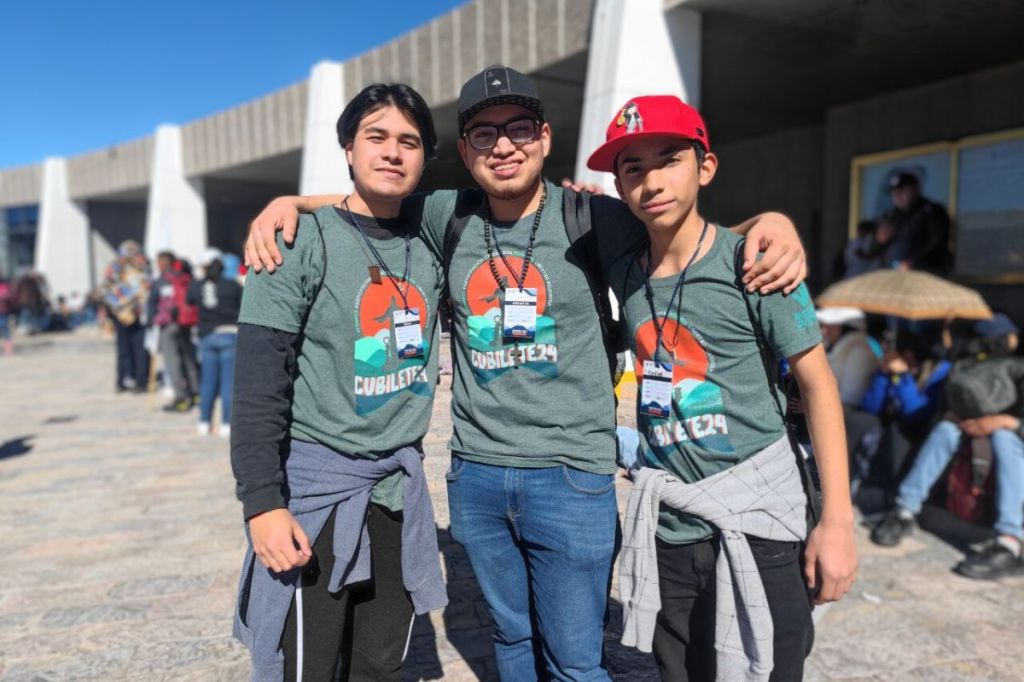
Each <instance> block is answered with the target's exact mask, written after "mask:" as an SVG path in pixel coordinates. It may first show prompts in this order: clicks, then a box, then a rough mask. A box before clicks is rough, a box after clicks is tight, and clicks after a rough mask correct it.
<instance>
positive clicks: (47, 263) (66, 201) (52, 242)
mask: <svg viewBox="0 0 1024 682" xmlns="http://www.w3.org/2000/svg"><path fill="white" fill-rule="evenodd" d="M35 269H36V270H38V271H39V272H41V273H43V274H44V275H45V276H46V279H47V281H48V282H49V284H50V293H51V295H52V296H53V297H54V298H56V297H57V296H59V295H62V294H63V295H67V294H70V293H72V292H78V293H80V294H85V293H86V292H87V291H88V290H89V289H90V287H91V282H90V281H89V214H88V213H87V211H86V208H85V203H84V202H81V201H73V200H72V199H71V196H70V195H69V194H68V169H67V161H65V160H64V159H62V158H50V159H46V160H45V161H44V162H43V191H42V195H41V199H40V201H39V226H38V233H37V237H36V254H35Z"/></svg>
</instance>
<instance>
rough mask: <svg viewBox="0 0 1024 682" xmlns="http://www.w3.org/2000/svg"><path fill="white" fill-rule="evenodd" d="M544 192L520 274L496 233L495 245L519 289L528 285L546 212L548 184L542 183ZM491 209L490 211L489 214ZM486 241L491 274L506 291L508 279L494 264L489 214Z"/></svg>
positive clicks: (485, 233) (485, 221)
mask: <svg viewBox="0 0 1024 682" xmlns="http://www.w3.org/2000/svg"><path fill="white" fill-rule="evenodd" d="M542 186H543V188H544V193H543V194H541V195H540V205H539V206H537V212H536V213H535V214H534V215H533V227H531V228H530V241H529V242H528V243H527V245H526V254H525V255H524V257H523V269H522V272H520V273H519V275H518V276H517V275H516V272H515V270H514V269H513V268H512V266H511V265H510V264H509V262H508V259H507V258H505V254H504V252H502V250H501V244H499V243H498V235H497V233H495V234H494V246H496V247H497V249H498V255H499V256H500V257H501V261H502V262H503V263H504V264H505V267H506V268H508V271H509V272H510V273H512V277H513V278H515V280H516V285H517V286H518V287H519V290H520V291H522V290H523V287H524V286H526V273H527V272H529V271H530V261H531V260H532V259H533V244H534V241H536V239H537V228H538V227H540V218H541V214H542V213H544V204H545V202H547V199H548V187H547V185H546V184H544V185H542ZM489 214H490V211H488V215H489ZM484 242H485V243H486V244H487V263H488V264H489V265H490V266H491V276H492V277H494V281H495V282H497V284H498V286H499V287H501V290H502V291H504V290H505V288H506V282H507V279H506V278H505V277H502V276H501V275H500V274H499V273H498V268H497V267H496V266H495V265H494V249H493V248H492V247H491V221H490V220H489V218H488V217H487V216H485V217H484Z"/></svg>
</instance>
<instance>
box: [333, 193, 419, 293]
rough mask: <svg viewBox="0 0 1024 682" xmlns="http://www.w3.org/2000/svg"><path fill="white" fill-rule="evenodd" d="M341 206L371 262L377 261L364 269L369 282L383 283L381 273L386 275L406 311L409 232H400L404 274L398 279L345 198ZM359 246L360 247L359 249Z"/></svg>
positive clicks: (410, 251)
mask: <svg viewBox="0 0 1024 682" xmlns="http://www.w3.org/2000/svg"><path fill="white" fill-rule="evenodd" d="M341 205H342V207H343V208H344V209H345V213H346V214H348V219H349V222H351V223H352V224H353V225H355V228H356V232H358V233H359V234H360V236H361V237H362V238H363V241H364V242H366V247H367V248H368V249H369V250H370V253H372V254H373V260H375V261H377V264H376V265H374V264H373V263H370V265H368V266H367V267H366V270H367V272H368V273H369V275H370V281H371V282H373V283H374V284H380V283H381V282H382V281H384V280H383V279H382V278H381V271H382V270H383V271H384V274H386V275H387V277H388V279H389V280H391V284H392V285H394V287H395V290H396V291H397V292H398V295H399V296H401V297H402V305H403V306H405V309H406V310H408V309H409V298H408V295H409V277H410V275H411V272H412V245H411V244H410V242H411V241H412V240H411V238H410V237H409V231H408V230H403V231H402V237H403V239H404V241H405V272H404V273H403V274H402V276H401V277H400V278H399V277H396V276H395V274H394V273H393V272H391V268H389V267H388V265H387V263H385V262H384V258H383V257H381V255H380V252H379V251H377V247H375V246H374V245H373V242H371V241H370V238H369V237H367V236H366V231H365V230H364V229H363V225H362V223H360V222H359V221H358V220H357V219H356V216H355V214H354V213H352V210H351V209H350V208H349V207H348V199H347V198H346V199H345V200H344V201H343V202H342V203H341ZM361 246H362V245H360V247H361ZM363 253H364V254H365V253H366V250H365V249H364V250H363ZM367 260H369V254H367ZM403 283H404V284H405V286H404V288H403V286H402V284H403Z"/></svg>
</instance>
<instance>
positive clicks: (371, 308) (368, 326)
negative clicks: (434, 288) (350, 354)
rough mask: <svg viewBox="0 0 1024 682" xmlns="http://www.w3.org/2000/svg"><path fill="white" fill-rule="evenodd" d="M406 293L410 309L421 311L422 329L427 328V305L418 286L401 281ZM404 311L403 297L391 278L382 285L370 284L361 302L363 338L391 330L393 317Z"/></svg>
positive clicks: (360, 327) (400, 283)
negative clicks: (397, 311) (393, 313)
mask: <svg viewBox="0 0 1024 682" xmlns="http://www.w3.org/2000/svg"><path fill="white" fill-rule="evenodd" d="M399 285H400V286H401V287H402V289H403V291H405V292H406V294H405V297H406V300H407V301H408V302H409V307H410V308H416V309H417V310H419V311H420V327H422V328H423V329H426V328H427V304H426V302H425V300H424V298H423V294H422V293H421V292H420V290H419V289H418V288H416V285H414V284H409V285H408V286H407V285H406V283H405V282H404V281H401V280H399ZM401 309H402V295H401V294H400V293H399V292H398V289H397V288H396V287H395V285H394V283H393V282H392V281H391V278H390V277H383V278H382V279H381V283H380V284H372V283H371V284H370V285H368V286H367V287H366V289H365V290H364V291H363V295H362V298H361V299H360V300H359V331H360V333H361V334H362V335H363V336H374V335H376V334H377V332H379V331H380V330H381V329H390V328H391V315H392V312H393V311H395V310H401Z"/></svg>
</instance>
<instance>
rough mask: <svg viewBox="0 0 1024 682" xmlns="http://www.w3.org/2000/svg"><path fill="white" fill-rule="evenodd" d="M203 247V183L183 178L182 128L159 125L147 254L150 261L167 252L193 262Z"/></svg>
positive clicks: (150, 203) (147, 227)
mask: <svg viewBox="0 0 1024 682" xmlns="http://www.w3.org/2000/svg"><path fill="white" fill-rule="evenodd" d="M206 246H207V235H206V200H205V199H204V197H203V181H202V179H201V178H195V179H190V178H187V177H185V163H184V159H183V154H182V148H181V128H179V127H178V126H171V125H163V126H160V127H159V128H157V129H156V135H155V142H154V149H153V177H152V180H151V182H150V185H149V204H148V206H147V208H146V244H145V251H146V255H147V256H148V257H149V258H150V259H152V258H155V257H156V254H157V253H159V252H160V251H164V250H167V251H173V252H174V254H175V255H177V256H180V257H182V258H187V259H188V260H190V261H192V262H195V261H196V260H197V259H198V258H199V255H200V254H201V253H202V252H203V249H205V248H206Z"/></svg>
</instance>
